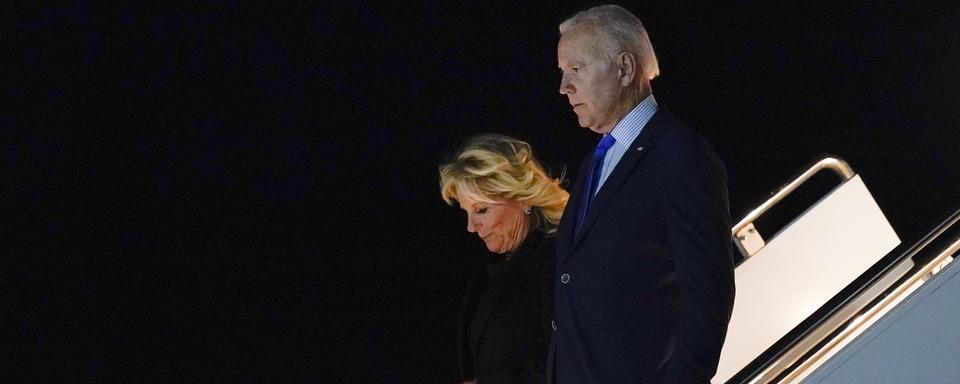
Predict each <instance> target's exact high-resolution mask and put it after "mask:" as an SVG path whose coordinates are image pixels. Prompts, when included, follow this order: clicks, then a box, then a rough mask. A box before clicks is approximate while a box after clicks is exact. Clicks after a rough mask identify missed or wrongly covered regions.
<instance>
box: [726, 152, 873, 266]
mask: <svg viewBox="0 0 960 384" xmlns="http://www.w3.org/2000/svg"><path fill="white" fill-rule="evenodd" d="M824 169H829V170H832V171H834V172H836V173H837V176H840V178H842V179H843V180H842V181H847V180H850V178H852V177H854V176H856V173H854V172H853V169H852V168H850V165H849V164H847V162H846V161H843V160H840V159H837V158H834V157H827V158H824V159H823V160H820V161H818V162H817V163H816V164H814V165H813V166H812V167H810V169H807V170H806V171H805V172H803V174H801V175H800V176H798V177H797V178H796V179H794V180H793V181H791V182H790V184H787V185H786V186H784V187H783V188H780V190H779V191H777V193H776V194H774V195H773V197H771V198H770V199H768V200H767V201H765V202H764V203H763V204H761V205H760V206H759V207H757V208H756V209H754V210H752V211H750V213H748V214H747V216H746V217H744V218H743V220H740V222H739V223H737V225H734V226H733V229H732V230H731V234H732V235H733V236H735V237H736V236H737V234H738V233H739V232H740V231H741V230H743V229H744V228H746V227H747V226H748V225H750V224H751V223H753V222H754V221H756V220H757V219H758V218H760V216H761V215H763V214H764V213H765V212H767V210H769V209H770V208H771V207H773V206H774V205H776V204H777V203H779V202H780V201H781V200H783V198H784V197H786V196H787V195H789V194H790V193H792V192H793V191H794V190H796V189H797V188H798V187H799V186H800V184H803V183H804V182H806V181H807V180H809V179H810V178H811V177H813V175H815V174H816V173H817V172H820V171H822V170H824ZM741 240H743V239H742V238H741ZM745 256H747V257H749V255H745Z"/></svg>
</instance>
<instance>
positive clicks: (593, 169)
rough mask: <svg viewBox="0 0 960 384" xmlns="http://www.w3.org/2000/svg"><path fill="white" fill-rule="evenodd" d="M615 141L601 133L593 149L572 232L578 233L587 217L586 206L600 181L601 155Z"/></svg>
mask: <svg viewBox="0 0 960 384" xmlns="http://www.w3.org/2000/svg"><path fill="white" fill-rule="evenodd" d="M616 141H617V140H616V139H614V138H613V135H610V134H607V135H603V138H602V139H600V144H597V149H596V150H595V151H593V160H591V161H590V177H587V178H586V179H587V185H586V188H584V189H583V192H584V193H586V195H585V196H582V197H581V198H580V207H578V208H579V209H578V210H577V222H576V224H575V226H574V234H579V233H580V228H581V227H582V226H583V222H584V221H586V219H587V208H589V207H590V200H593V195H594V192H595V191H596V190H597V184H598V183H599V182H600V172H601V171H602V170H603V157H604V156H606V154H607V150H609V149H610V147H612V146H613V143H615V142H616Z"/></svg>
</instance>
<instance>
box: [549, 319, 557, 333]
mask: <svg viewBox="0 0 960 384" xmlns="http://www.w3.org/2000/svg"><path fill="white" fill-rule="evenodd" d="M550 328H553V330H554V331H556V330H557V321H556V320H550Z"/></svg>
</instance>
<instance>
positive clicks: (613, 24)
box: [560, 4, 660, 80]
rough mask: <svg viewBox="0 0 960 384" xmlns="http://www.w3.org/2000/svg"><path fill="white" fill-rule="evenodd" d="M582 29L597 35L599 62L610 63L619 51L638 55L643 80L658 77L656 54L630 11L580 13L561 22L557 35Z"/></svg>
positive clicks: (611, 8)
mask: <svg viewBox="0 0 960 384" xmlns="http://www.w3.org/2000/svg"><path fill="white" fill-rule="evenodd" d="M581 27H585V28H588V29H589V30H590V31H591V32H593V33H594V34H595V35H596V36H597V40H598V43H599V44H598V45H599V46H598V47H597V48H598V50H599V52H598V53H599V54H600V59H602V60H605V61H606V62H608V63H610V62H612V61H613V60H614V59H616V57H617V55H619V54H620V52H630V53H632V54H634V55H636V56H637V61H638V64H639V65H640V73H642V74H643V76H644V78H646V79H647V80H653V78H654V77H657V75H659V74H660V65H659V64H657V55H656V54H654V53H653V44H650V37H648V36H647V30H646V29H645V28H643V23H641V22H640V19H638V18H637V17H636V16H634V15H633V14H632V13H630V11H628V10H626V9H624V8H623V7H621V6H619V5H612V4H609V5H601V6H598V7H593V8H590V9H587V10H585V11H580V12H579V13H577V14H576V15H573V16H572V17H570V18H569V19H567V20H565V21H564V22H563V23H560V35H563V34H564V33H565V32H568V31H571V30H574V29H578V28H581Z"/></svg>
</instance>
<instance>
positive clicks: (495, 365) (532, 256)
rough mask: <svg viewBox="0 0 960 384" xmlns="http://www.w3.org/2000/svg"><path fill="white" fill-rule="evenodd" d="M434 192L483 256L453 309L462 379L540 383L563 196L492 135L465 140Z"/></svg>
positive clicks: (528, 159) (534, 165)
mask: <svg viewBox="0 0 960 384" xmlns="http://www.w3.org/2000/svg"><path fill="white" fill-rule="evenodd" d="M440 193H441V195H442V196H443V199H444V200H445V201H446V202H447V204H450V205H453V203H454V201H456V202H457V203H458V204H459V206H460V208H461V209H463V210H464V211H465V212H466V214H467V231H468V232H471V233H476V234H477V236H479V237H480V239H481V240H483V242H484V244H485V245H486V247H487V249H488V250H489V251H490V254H488V255H486V256H485V257H484V258H483V259H482V260H481V262H480V265H479V266H478V268H477V270H476V272H475V273H474V274H473V277H472V278H471V279H470V281H469V283H468V288H467V292H466V294H465V295H464V299H463V305H462V308H461V313H460V327H459V353H460V367H461V377H462V381H463V382H464V383H477V382H479V383H543V381H544V375H545V372H544V371H545V365H546V359H545V350H546V346H545V344H544V342H545V340H547V339H548V337H549V325H548V324H549V322H550V320H551V319H552V316H553V314H552V312H553V311H552V308H553V295H551V294H550V292H551V289H552V286H553V282H552V281H551V279H550V276H551V275H552V273H551V272H552V266H551V265H550V264H552V260H553V252H554V243H553V240H554V234H555V233H556V230H557V225H558V224H559V222H560V215H561V214H562V213H563V208H564V206H566V204H567V198H568V197H569V194H568V193H567V191H565V190H563V188H561V187H560V179H559V178H558V179H555V178H552V177H550V176H549V175H548V174H547V173H546V171H544V169H543V166H542V165H540V163H539V162H538V161H537V159H536V158H535V157H534V156H533V151H532V150H531V149H530V145H529V144H527V143H526V142H524V141H521V140H517V139H515V138H512V137H509V136H504V135H498V134H483V135H478V136H474V137H472V138H470V139H468V140H467V141H466V142H465V143H464V144H463V145H462V146H461V147H460V150H459V151H457V153H456V155H454V156H453V157H452V158H451V159H450V160H449V161H446V162H444V163H443V164H442V165H441V166H440Z"/></svg>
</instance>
